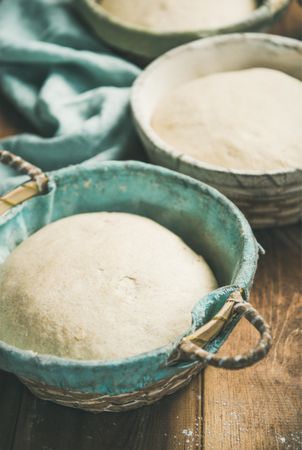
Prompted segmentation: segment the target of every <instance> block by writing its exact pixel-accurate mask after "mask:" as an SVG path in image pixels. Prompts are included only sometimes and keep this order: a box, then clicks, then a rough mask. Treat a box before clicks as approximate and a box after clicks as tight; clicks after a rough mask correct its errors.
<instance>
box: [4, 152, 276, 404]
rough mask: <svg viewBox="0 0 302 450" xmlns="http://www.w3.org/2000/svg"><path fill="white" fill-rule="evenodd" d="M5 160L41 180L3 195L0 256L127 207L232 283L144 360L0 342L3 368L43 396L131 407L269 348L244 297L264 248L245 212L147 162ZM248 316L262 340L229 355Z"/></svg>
mask: <svg viewBox="0 0 302 450" xmlns="http://www.w3.org/2000/svg"><path fill="white" fill-rule="evenodd" d="M1 160H2V161H3V162H5V163H7V164H11V165H13V166H14V167H19V168H20V169H21V170H22V171H24V172H27V173H28V174H29V175H30V177H31V178H32V179H31V180H30V181H27V182H26V183H24V184H23V185H22V186H19V187H18V188H16V189H14V190H12V191H11V192H9V193H7V194H5V195H3V197H1V198H0V243H1V244H0V262H1V260H4V259H5V258H6V257H7V255H8V254H9V253H10V252H11V251H12V249H13V248H14V247H15V246H16V245H18V243H19V242H20V241H22V240H24V239H26V237H27V236H29V235H30V234H31V233H34V232H35V231H36V230H37V229H39V228H41V227H43V226H44V225H45V224H47V223H49V222H51V221H54V220H58V219H59V218H61V217H65V216H68V215H72V214H76V213H81V212H88V211H104V210H105V211H125V212H130V213H135V214H141V215H145V216H147V217H150V218H153V219H155V220H157V221H158V222H160V223H161V224H162V225H164V226H166V227H168V228H170V229H172V230H173V231H174V232H176V233H178V234H179V235H181V236H182V237H183V238H184V239H185V240H186V241H187V242H188V243H189V244H190V245H191V246H192V247H194V248H195V249H196V250H197V251H199V252H202V253H203V254H204V255H205V256H206V258H207V259H208V261H209V262H210V264H211V266H212V267H213V269H214V271H215V274H216V276H217V278H218V280H219V282H220V284H221V285H225V286H224V287H221V288H218V289H216V290H215V291H213V292H211V293H210V294H208V295H207V296H206V297H204V298H203V299H202V300H200V301H199V302H197V303H196V305H195V306H194V308H193V310H192V325H191V327H190V329H189V330H187V331H186V332H185V333H184V334H183V335H182V336H180V337H179V339H177V340H176V342H174V343H173V344H169V345H167V346H166V347H162V348H159V349H155V350H154V351H152V352H148V353H144V354H141V355H137V356H135V357H131V358H126V359H122V360H118V361H82V360H71V359H65V358H59V357H55V356H52V355H42V354H36V353H34V352H32V351H29V350H21V349H18V348H15V347H12V346H9V345H7V344H5V343H4V342H0V367H1V368H2V369H4V370H7V371H10V372H13V373H14V374H16V375H17V376H18V377H19V378H20V380H21V381H22V382H23V383H24V384H26V385H27V386H28V388H29V389H30V390H31V391H32V392H33V393H34V394H35V395H37V396H38V397H40V398H42V399H44V400H51V401H54V402H56V403H59V404H62V405H66V406H71V407H76V408H81V409H84V410H87V411H92V412H101V411H124V410H128V409H132V408H137V407H140V406H143V405H148V404H150V403H153V402H154V401H156V400H159V399H160V398H161V397H163V396H164V395H167V394H171V393H173V392H175V391H176V390H178V389H179V388H181V387H182V386H184V385H185V384H187V383H188V382H189V381H190V380H191V378H192V376H193V375H195V374H196V373H197V372H198V371H200V370H201V369H202V368H204V367H206V366H207V365H214V366H216V367H222V368H228V369H239V368H241V367H246V366H249V365H251V364H254V363H255V362H257V361H259V360H260V359H261V358H263V357H264V356H265V354H266V353H267V352H268V350H269V348H270V345H271V335H270V330H269V326H268V325H267V324H266V323H265V322H264V320H263V319H262V317H260V316H259V315H258V313H257V312H256V311H255V310H254V308H253V307H252V306H251V305H249V303H247V302H246V301H244V300H243V297H244V298H247V296H248V293H249V289H250V286H251V283H252V280H253V276H254V273H255V270H256V264H257V257H258V246H257V243H256V241H255V238H254V237H253V234H252V232H251V229H250V227H249V225H248V223H247V222H246V220H245V219H244V217H243V216H242V214H241V213H240V212H239V211H238V210H237V208H236V207H235V206H234V205H233V204H232V203H231V202H229V201H228V200H227V199H225V198H224V197H223V196H222V195H220V194H219V193H218V192H217V191H215V190H214V189H212V188H209V187H207V186H205V185H203V184H202V183H199V182H197V181H195V180H192V179H191V178H189V177H186V176H183V175H179V174H177V173H174V172H171V171H169V170H167V169H163V168H160V167H155V166H151V165H147V164H144V163H138V162H127V163H125V162H109V163H100V164H98V165H97V163H95V166H94V167H90V168H89V169H85V168H83V167H70V168H68V169H62V170H60V171H58V172H52V173H51V174H48V175H45V174H43V173H42V172H41V171H39V169H37V168H35V167H33V166H32V165H30V164H28V163H25V162H24V161H22V160H21V159H20V158H18V157H16V156H14V155H12V154H10V153H8V152H5V151H0V161H1ZM176 199H177V203H175V201H176ZM25 200H26V201H25ZM22 202H23V203H22ZM20 203H22V204H20ZM204 211H206V212H207V214H204ZM214 237H215V239H213V238H214ZM241 315H245V317H246V318H247V319H248V320H249V321H250V322H251V323H252V324H253V325H254V326H255V327H256V328H257V330H258V331H259V334H260V340H259V342H258V344H257V345H256V347H255V348H254V349H253V350H251V351H250V352H248V353H247V354H244V355H238V356H236V357H235V358H220V357H219V356H217V355H215V351H216V350H217V349H218V348H219V347H220V345H221V344H222V343H223V342H224V340H225V339H226V337H227V336H228V334H229V333H230V332H231V329H232V328H233V326H234V325H235V323H236V322H237V321H238V319H239V317H240V316H241ZM138 339H139V336H138Z"/></svg>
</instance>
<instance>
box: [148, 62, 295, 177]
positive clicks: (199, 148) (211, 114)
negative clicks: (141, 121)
mask: <svg viewBox="0 0 302 450" xmlns="http://www.w3.org/2000/svg"><path fill="white" fill-rule="evenodd" d="M301 117H302V83H301V81H299V80H297V79H296V78H293V77H291V76H289V75H286V74H285V73H283V72H279V71H276V70H271V69H264V68H254V69H247V70H241V71H237V72H223V73H215V74H214V75H209V76H205V77H202V78H198V79H195V80H193V81H189V82H188V83H186V84H183V85H181V86H180V87H178V88H177V89H174V90H173V91H171V92H168V93H167V95H166V96H165V97H164V98H163V99H162V100H161V101H160V102H159V104H158V105H157V107H156V110H155V112H154V114H153V117H152V121H151V122H152V127H153V128H154V130H155V131H156V133H157V134H158V135H159V136H160V137H161V139H162V140H163V141H165V142H166V143H168V144H170V145H171V146H172V147H173V148H174V149H175V150H177V151H178V152H180V153H181V154H185V155H190V156H192V157H193V158H195V159H197V160H199V161H202V162H206V163H210V164H214V165H217V166H220V167H223V168H227V169H238V170H242V171H245V170H247V171H251V170H252V171H254V170H255V171H268V170H275V169H281V170H284V169H289V168H300V167H301V166H302V126H301Z"/></svg>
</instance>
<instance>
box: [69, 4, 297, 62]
mask: <svg viewBox="0 0 302 450" xmlns="http://www.w3.org/2000/svg"><path fill="white" fill-rule="evenodd" d="M124 1H126V0H124ZM258 3H259V6H258V8H256V9H255V10H254V11H253V12H252V14H250V16H249V17H247V18H246V19H244V20H242V21H240V22H236V23H232V24H230V25H228V26H224V27H221V28H212V29H208V30H206V29H203V30H184V31H182V32H158V31H152V30H149V29H145V28H143V27H139V26H135V25H132V24H129V23H125V22H123V21H122V20H120V19H119V18H117V17H115V16H113V15H112V14H110V13H109V12H107V11H106V10H105V9H104V8H103V7H102V2H101V1H97V0H74V5H75V7H76V8H77V10H78V11H79V13H80V14H81V16H82V17H83V19H84V20H86V22H87V23H88V24H89V25H90V26H91V28H92V29H93V30H94V32H95V33H96V35H97V36H99V37H100V38H101V39H102V40H104V41H105V42H106V43H107V44H109V45H110V46H112V47H113V48H115V49H117V50H120V51H122V52H124V53H126V54H127V55H128V56H130V57H131V56H132V57H135V58H138V60H139V61H142V62H144V61H150V60H152V59H154V58H156V57H158V56H159V55H161V54H162V53H164V52H166V51H168V50H170V49H171V48H174V47H177V46H179V45H182V44H185V43H187V42H191V41H193V40H196V39H200V38H204V37H208V36H214V35H217V34H225V33H235V32H245V31H260V30H264V29H267V28H268V27H269V26H270V25H271V24H272V23H273V22H274V21H276V20H277V19H278V17H279V16H280V14H281V13H282V12H283V11H284V10H285V9H286V8H287V6H288V4H289V0H262V1H261V0H260V1H259V2H258Z"/></svg>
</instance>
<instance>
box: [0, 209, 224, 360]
mask: <svg viewBox="0 0 302 450" xmlns="http://www.w3.org/2000/svg"><path fill="white" fill-rule="evenodd" d="M0 285H1V293H0V339H1V340H3V341H5V342H7V343H8V344H11V345H14V346H16V347H19V348H22V349H28V350H33V351H34V352H38V353H42V354H52V355H57V356H63V357H70V358H76V359H101V360H112V359H116V358H123V357H128V356H132V355H135V354H139V353H142V352H146V351H150V350H153V349H155V348H157V347H160V346H163V345H166V344H168V343H169V342H172V341H174V340H175V339H176V338H177V336H179V335H180V334H182V333H183V332H184V331H186V329H187V328H188V327H189V326H190V324H191V309H192V307H193V305H194V304H195V303H196V302H197V301H198V300H199V299H200V298H201V297H202V296H203V295H205V294H206V293H208V292H209V291H211V290H213V289H215V288H216V287H217V283H216V280H215V278H214V275H213V273H212V271H211V270H210V268H209V266H208V265H207V263H206V262H205V261H204V259H203V258H202V257H201V256H199V255H197V254H196V253H194V252H193V251H192V250H191V249H190V248H189V247H188V246H187V245H186V244H185V243H184V242H183V241H182V240H181V239H180V238H179V237H178V236H176V235H175V234H173V233H172V232H171V231H169V230H167V229H166V228H164V227H162V226H161V225H159V224H157V223H156V222H153V221H152V220H150V219H147V218H144V217H141V216H136V215H132V214H126V213H106V212H102V213H89V214H79V215H75V216H71V217H68V218H65V219H62V220H59V221H57V222H54V223H52V224H50V225H47V226H46V227H44V228H42V229H41V230H39V231H38V232H36V233H35V234H33V235H32V236H31V237H30V238H28V239H26V240H25V241H24V242H23V243H22V244H21V245H20V246H18V247H17V248H16V249H15V250H14V251H13V252H12V253H11V255H10V256H9V257H8V258H7V260H6V261H5V262H4V264H3V265H2V266H1V268H0Z"/></svg>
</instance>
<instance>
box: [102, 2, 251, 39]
mask: <svg viewBox="0 0 302 450" xmlns="http://www.w3.org/2000/svg"><path fill="white" fill-rule="evenodd" d="M222 3H223V5H222ZM100 4H101V5H102V7H103V8H104V9H105V10H106V11H108V12H109V13H111V14H112V15H114V16H116V17H117V18H119V19H120V20H122V21H123V22H127V23H129V24H132V25H137V26H139V27H143V28H146V29H148V30H155V31H161V32H165V31H167V32H168V31H171V32H173V31H190V30H196V29H208V28H216V27H223V26H227V25H230V24H232V23H235V22H238V21H241V20H244V19H246V18H247V17H248V16H249V15H250V14H251V12H252V11H253V10H254V9H256V7H257V4H256V0H227V1H225V0H224V1H223V2H222V1H221V0H152V1H150V0H101V1H100Z"/></svg>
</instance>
